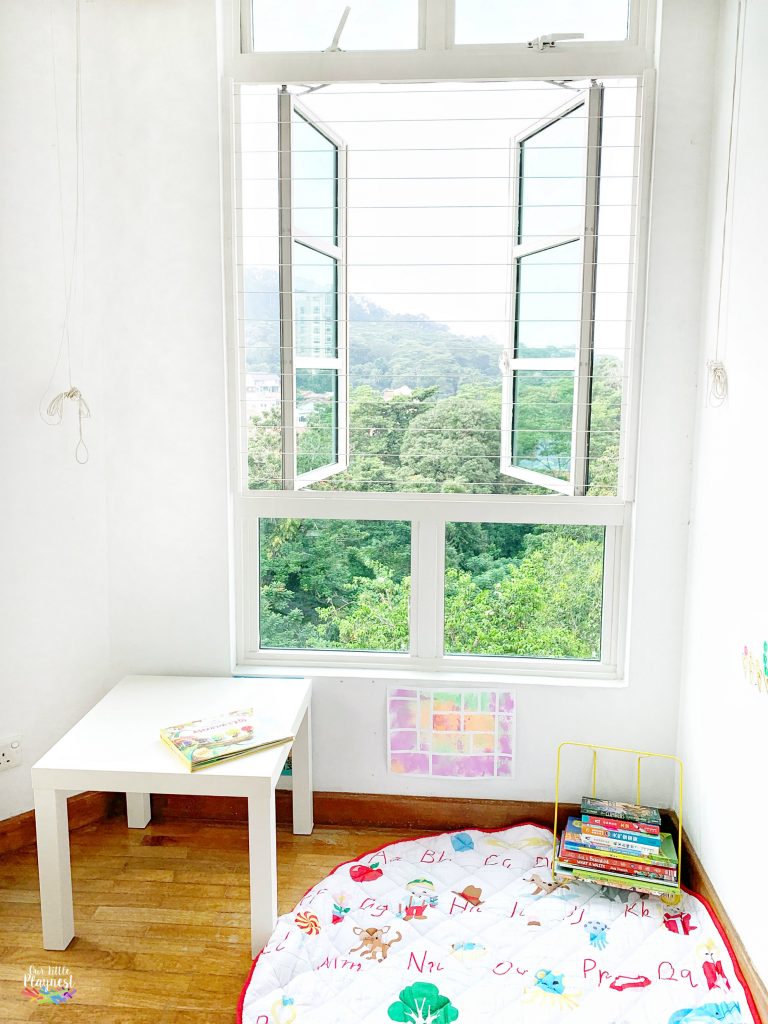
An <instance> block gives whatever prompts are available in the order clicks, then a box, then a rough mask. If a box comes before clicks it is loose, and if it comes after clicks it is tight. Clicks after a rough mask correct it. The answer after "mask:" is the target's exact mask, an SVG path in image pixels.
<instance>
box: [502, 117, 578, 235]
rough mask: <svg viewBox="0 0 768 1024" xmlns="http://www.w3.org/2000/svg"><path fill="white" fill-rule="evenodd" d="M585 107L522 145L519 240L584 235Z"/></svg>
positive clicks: (556, 122)
mask: <svg viewBox="0 0 768 1024" xmlns="http://www.w3.org/2000/svg"><path fill="white" fill-rule="evenodd" d="M586 143H587V108H586V105H585V104H582V105H581V106H579V107H577V108H576V109H575V110H573V111H571V113H569V114H566V115H565V117H561V118H560V119H559V120H558V121H555V122H553V123H552V124H550V125H548V126H547V127H546V128H542V130H541V131H540V132H537V133H536V134H535V135H532V136H531V137H530V138H529V139H526V141H525V142H523V143H522V144H521V147H520V150H521V152H520V223H519V236H518V240H519V241H520V242H530V241H532V240H534V239H536V238H540V239H541V241H542V244H546V242H547V241H548V240H549V239H551V237H552V236H553V235H579V234H582V232H583V231H584V196H585V185H586V168H587V146H586Z"/></svg>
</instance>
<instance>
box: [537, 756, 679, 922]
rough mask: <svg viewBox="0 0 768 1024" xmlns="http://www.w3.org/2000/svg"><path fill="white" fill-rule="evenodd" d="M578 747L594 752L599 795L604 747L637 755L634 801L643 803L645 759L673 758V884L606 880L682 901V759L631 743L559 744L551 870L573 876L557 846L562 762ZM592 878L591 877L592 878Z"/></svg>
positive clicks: (593, 789)
mask: <svg viewBox="0 0 768 1024" xmlns="http://www.w3.org/2000/svg"><path fill="white" fill-rule="evenodd" d="M573 747H575V748H578V749H581V750H588V751H591V753H592V770H591V776H592V779H591V787H590V788H591V792H592V796H593V797H595V798H596V797H597V767H598V764H597V763H598V754H599V753H600V752H601V751H606V752H607V751H610V752H611V753H616V754H626V755H627V756H628V757H636V758H637V765H636V793H635V801H634V802H635V803H636V804H639V805H642V803H643V800H642V769H643V762H645V761H647V760H649V759H650V758H655V759H659V760H661V761H667V762H672V763H673V764H674V765H675V766H676V776H677V787H678V789H677V843H676V854H677V873H676V880H675V882H674V884H672V883H670V884H664V885H661V884H660V885H659V886H658V888H656V887H654V886H653V882H652V881H651V880H649V879H644V880H643V885H642V886H639V885H633V884H632V880H631V878H629V877H628V876H624V877H619V876H618V875H617V876H616V878H615V880H612V881H611V882H610V883H609V882H608V881H603V883H602V884H605V885H608V884H610V885H615V887H616V888H620V889H633V890H636V891H642V892H647V893H651V894H652V895H657V896H661V898H662V899H663V900H664V901H665V902H666V903H669V904H675V903H678V902H679V901H680V894H681V888H680V879H681V874H680V873H681V869H682V846H683V762H682V761H681V760H680V758H679V757H675V755H674V754H655V753H652V752H651V751H648V750H633V749H631V748H630V747H609V746H604V745H601V744H597V743H576V742H574V741H572V740H566V741H565V742H563V743H561V744H560V746H559V747H558V748H557V771H556V773H555V821H554V825H553V827H552V832H553V835H554V841H553V846H552V870H553V873H554V874H555V875H558V874H559V875H560V876H561V877H562V876H565V875H568V876H572V875H573V874H574V870H573V868H572V867H570V866H566V865H564V864H563V862H561V861H560V860H559V858H558V849H559V845H560V830H559V817H560V802H561V801H560V774H561V770H562V766H563V752H564V751H565V750H566V749H567V748H573ZM589 880H591V879H589Z"/></svg>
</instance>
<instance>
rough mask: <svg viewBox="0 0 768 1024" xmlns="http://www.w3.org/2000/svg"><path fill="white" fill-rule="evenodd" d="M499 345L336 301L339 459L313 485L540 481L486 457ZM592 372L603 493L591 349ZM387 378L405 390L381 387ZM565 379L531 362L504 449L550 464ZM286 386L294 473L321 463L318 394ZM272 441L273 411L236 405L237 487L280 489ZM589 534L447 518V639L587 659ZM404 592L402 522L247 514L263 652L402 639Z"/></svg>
mask: <svg viewBox="0 0 768 1024" xmlns="http://www.w3.org/2000/svg"><path fill="white" fill-rule="evenodd" d="M254 280H255V281H256V284H257V285H258V286H259V287H258V288H256V287H254V294H253V295H251V296H248V298H249V300H250V305H249V306H247V308H248V309H249V316H250V317H251V318H252V320H253V323H251V324H249V328H250V329H251V335H250V338H249V342H250V343H249V345H248V347H247V367H248V369H249V370H251V371H254V372H267V373H278V372H279V344H277V343H276V341H277V336H276V333H275V332H276V331H277V320H278V317H277V295H276V290H275V289H272V288H271V287H269V286H270V283H271V282H270V279H268V278H265V276H264V275H262V276H261V277H260V278H257V279H256V278H255V279H254ZM265 284H266V285H267V286H266V287H265ZM256 311H258V314H260V317H261V319H259V316H257V315H256ZM548 354H552V355H557V354H558V352H557V350H554V349H553V350H552V351H551V352H550V353H548ZM498 357H499V346H498V345H497V344H496V343H495V342H493V341H491V340H490V339H488V338H467V337H462V336H459V335H456V334H454V333H452V332H451V331H450V330H448V328H446V327H444V326H443V325H441V324H437V323H434V322H432V321H430V320H428V319H427V318H426V317H400V316H396V315H393V314H391V313H389V312H388V311H387V310H384V309H382V308H381V307H379V306H376V305H374V304H373V303H369V302H356V301H354V300H353V301H352V303H351V310H350V360H351V363H350V381H351V387H350V409H349V422H350V465H349V469H348V470H346V471H345V472H343V473H340V474H337V475H335V476H333V477H332V478H330V479H328V480H325V481H323V482H322V483H320V484H316V485H314V488H315V489H317V488H318V487H320V488H327V489H333V490H352V491H410V492H414V491H416V492H418V491H431V492H433V491H435V490H438V491H443V492H453V493H459V492H472V493H482V494H499V493H511V492H517V493H519V492H520V491H521V490H525V491H527V492H528V493H531V492H534V493H535V492H536V491H537V490H540V489H537V488H532V487H530V486H526V485H521V484H520V483H519V482H516V481H514V480H511V479H510V478H509V477H508V476H504V475H503V474H501V473H500V470H499V461H500V429H499V424H500V412H501V382H500V372H499V368H498ZM594 375H595V376H594V383H593V392H592V419H591V446H590V476H589V479H590V493H591V494H615V492H616V474H617V460H618V438H619V417H620V410H621V367H620V364H619V363H618V362H617V361H616V360H615V359H613V358H612V357H600V358H596V360H595V368H594ZM304 379H305V382H306V381H307V379H308V378H307V376H306V375H305V377H304ZM310 380H311V378H310ZM403 385H405V386H407V389H408V390H407V391H406V392H405V393H397V389H399V388H401V387H402V386H403ZM570 387H571V383H570V381H569V380H568V379H567V378H566V376H565V375H564V374H562V373H551V372H550V373H546V372H533V373H531V374H530V375H529V377H528V379H527V380H526V388H525V389H524V390H523V391H521V393H520V394H519V396H518V399H517V401H518V416H519V419H518V423H522V424H524V426H525V433H524V434H523V435H522V436H523V437H525V441H524V442H521V444H519V445H518V448H517V455H518V458H527V459H530V460H531V463H530V464H534V463H535V468H539V469H542V470H543V471H545V472H550V473H557V472H558V468H559V467H562V466H563V465H567V460H568V458H569V454H570V452H569V449H570V433H569V426H570V408H571V397H570V390H569V389H570ZM297 398H298V400H299V401H303V402H305V403H306V404H307V407H308V408H309V409H310V410H311V411H310V412H309V414H308V416H307V420H306V425H305V428H304V430H303V431H302V433H301V434H300V435H299V453H298V469H299V472H305V471H307V470H309V469H312V468H316V467H317V466H319V465H323V464H326V463H327V462H328V452H329V439H330V437H331V422H332V416H333V404H332V402H331V401H329V400H328V396H326V395H324V393H323V391H322V388H318V390H317V391H315V392H314V393H313V392H312V387H311V384H310V386H308V387H305V389H304V392H303V393H302V394H300V395H298V396H297ZM563 410H566V411H567V415H564V413H563ZM564 422H566V423H567V426H568V429H563V423H564ZM280 444H281V430H280V418H279V409H278V408H277V407H275V408H273V409H270V410H269V411H267V412H264V413H262V414H260V415H258V416H254V417H252V420H251V429H250V431H249V441H248V464H249V477H250V486H251V487H253V488H276V487H279V486H280V476H281V471H280ZM523 464H524V463H523ZM603 541H604V537H603V529H602V528H596V527H571V526H526V525H508V524H484V523H482V524H477V523H453V524H449V527H448V530H447V534H446V579H445V649H446V652H447V653H454V654H483V655H515V656H528V657H549V658H578V659H599V657H600V624H601V616H602V571H603ZM409 592H410V524H409V523H405V522H388V521H375V522H364V521H345V520H332V521H328V520H303V521H302V520H287V519H281V520H262V522H261V612H260V616H261V643H262V646H263V647H271V648H309V649H340V650H370V651H395V652H396V651H405V650H407V647H408V608H409Z"/></svg>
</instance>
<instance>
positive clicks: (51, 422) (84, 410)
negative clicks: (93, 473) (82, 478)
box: [45, 387, 91, 466]
mask: <svg viewBox="0 0 768 1024" xmlns="http://www.w3.org/2000/svg"><path fill="white" fill-rule="evenodd" d="M67 400H69V401H71V402H76V403H77V423H78V429H79V438H78V442H77V445H76V446H75V460H76V462H78V463H79V464H80V465H81V466H84V465H85V463H86V462H87V461H88V447H87V445H86V443H85V440H84V438H83V420H84V419H90V415H91V410H90V409H89V408H88V403H87V402H86V400H85V399H84V398H83V396H82V393H81V392H80V390H79V388H74V387H73V388H70V389H69V391H62V392H61V393H60V394H58V395H56V396H55V397H54V398H52V399H51V401H50V402H49V403H48V408H47V409H46V410H45V414H46V416H48V417H49V418H48V419H47V420H46V421H45V422H46V423H47V424H48V426H50V427H58V426H59V424H60V423H61V421H62V419H63V418H64V403H65V402H66V401H67Z"/></svg>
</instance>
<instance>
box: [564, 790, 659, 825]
mask: <svg viewBox="0 0 768 1024" xmlns="http://www.w3.org/2000/svg"><path fill="white" fill-rule="evenodd" d="M581 813H582V815H585V814H586V815H594V816H595V817H599V818H613V819H614V820H617V821H637V822H642V823H643V824H645V825H661V815H660V814H659V812H658V811H657V809H656V808H655V807H641V806H640V805H639V804H623V803H619V802H618V801H617V800H598V799H597V798H596V797H593V796H585V797H582V798H581Z"/></svg>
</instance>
